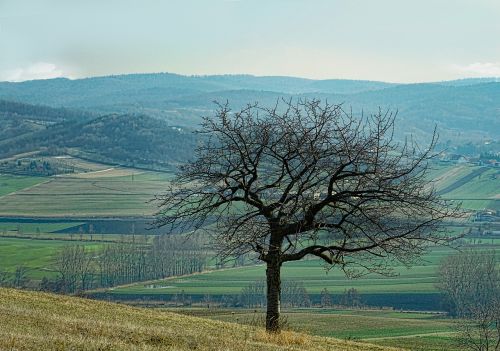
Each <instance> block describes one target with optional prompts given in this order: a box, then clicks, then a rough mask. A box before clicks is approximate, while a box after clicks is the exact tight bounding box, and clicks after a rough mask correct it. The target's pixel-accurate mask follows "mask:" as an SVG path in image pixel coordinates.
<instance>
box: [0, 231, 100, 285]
mask: <svg viewBox="0 0 500 351" xmlns="http://www.w3.org/2000/svg"><path fill="white" fill-rule="evenodd" d="M69 244H72V243H71V242H68V241H63V240H31V239H19V238H3V237H0V271H7V272H13V271H14V270H15V269H16V267H18V266H25V267H26V268H28V272H27V275H26V276H27V278H30V279H35V280H39V279H41V278H43V277H44V276H47V277H53V276H55V275H56V273H55V272H54V271H53V270H52V266H53V264H54V258H55V256H56V254H57V253H58V252H59V251H60V250H61V249H62V248H63V247H64V246H65V245H69ZM79 244H81V245H85V246H87V247H88V248H97V247H99V246H100V245H101V244H99V243H84V242H80V243H79Z"/></svg>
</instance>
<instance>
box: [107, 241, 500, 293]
mask: <svg viewBox="0 0 500 351" xmlns="http://www.w3.org/2000/svg"><path fill="white" fill-rule="evenodd" d="M475 247H477V248H488V249H495V250H500V240H495V239H490V240H485V241H484V242H483V244H481V245H475ZM452 252H453V250H452V249H451V248H443V247H439V248H434V249H432V250H431V251H430V252H429V253H428V254H427V255H425V256H424V258H423V261H422V262H420V263H419V264H416V265H414V266H413V267H411V268H406V267H404V266H396V267H394V271H395V273H397V274H398V275H396V276H393V277H387V276H382V275H376V274H370V275H367V276H364V277H361V278H358V279H348V278H346V277H345V275H344V273H343V272H341V271H340V270H338V269H331V270H325V269H324V268H323V267H322V263H321V262H320V261H319V260H316V259H312V260H305V261H297V262H288V263H285V264H284V265H283V269H282V280H283V281H286V280H293V281H299V282H303V284H304V287H305V288H306V289H307V292H308V293H309V294H311V295H319V294H320V293H321V291H322V290H323V288H327V289H328V292H329V293H331V294H342V293H343V292H344V291H345V289H349V288H356V289H357V290H358V292H359V293H360V294H361V296H362V298H363V295H373V294H376V295H382V296H383V295H385V294H390V295H391V296H394V295H407V294H411V295H414V294H435V293H436V292H437V289H436V283H437V267H438V265H439V263H440V261H441V260H442V259H443V258H444V257H446V256H448V255H449V254H451V253H452ZM263 279H265V266H264V265H257V266H247V267H240V268H233V269H226V270H220V271H211V272H206V273H203V274H196V275H192V276H187V277H180V278H169V279H165V280H163V281H160V282H158V283H157V284H156V285H155V287H151V284H150V283H147V284H144V283H137V284H132V285H127V286H123V287H116V288H113V289H112V290H109V291H108V292H107V293H108V294H110V295H111V296H113V295H121V296H123V297H124V298H126V295H135V296H137V295H142V296H145V297H147V296H151V297H154V295H157V296H158V297H160V296H165V295H173V294H179V293H182V292H184V293H185V294H194V295H201V296H203V295H205V294H213V295H225V294H233V295H234V294H239V293H240V292H241V290H242V289H243V288H244V287H246V286H248V285H249V284H250V283H253V282H255V281H258V280H263ZM409 298H410V300H411V296H409Z"/></svg>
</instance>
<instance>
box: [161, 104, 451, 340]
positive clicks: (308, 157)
mask: <svg viewBox="0 0 500 351" xmlns="http://www.w3.org/2000/svg"><path fill="white" fill-rule="evenodd" d="M394 118H395V114H393V113H390V112H387V113H382V112H381V111H379V112H378V113H377V114H374V115H370V116H366V117H364V116H360V117H359V118H358V117H356V116H354V115H353V114H352V113H348V112H345V111H344V110H343V109H342V107H341V106H340V105H331V104H328V103H321V102H320V101H319V100H299V101H288V102H286V101H285V102H283V103H277V104H276V105H275V106H274V107H271V108H267V107H261V106H259V105H258V104H257V103H255V104H252V105H248V106H247V107H245V108H243V109H241V110H239V111H237V112H232V111H231V110H230V108H229V106H228V104H225V105H218V109H217V111H216V113H215V116H214V117H206V118H204V120H203V124H202V129H201V131H200V133H201V135H202V136H203V137H204V142H203V143H202V144H201V145H200V146H199V147H198V149H197V153H196V157H197V158H196V160H195V161H193V162H191V163H189V164H186V165H185V166H183V167H181V169H180V171H179V173H178V175H177V177H176V179H175V181H174V182H173V183H172V185H171V187H170V188H169V189H167V191H166V192H165V193H164V194H162V195H159V196H158V197H157V199H158V200H159V206H160V209H159V211H158V213H157V220H156V224H157V225H158V226H167V225H168V226H170V227H171V228H172V229H179V228H180V229H183V230H185V231H188V230H196V229H200V228H202V227H204V226H206V225H207V224H212V223H213V224H214V225H211V226H206V228H207V227H208V228H209V229H206V230H209V231H211V233H213V235H214V237H215V239H216V240H215V242H216V243H217V246H218V249H219V253H220V254H221V255H222V256H223V257H228V256H238V255H240V254H244V253H247V252H250V251H254V252H256V253H257V254H258V258H259V259H260V260H262V261H264V262H265V263H266V265H267V270H266V276H267V316H266V328H267V330H268V331H279V330H280V326H279V315H280V284H281V283H280V282H281V280H280V270H281V266H282V264H283V263H284V262H288V261H296V260H300V259H302V258H304V257H305V256H307V255H313V256H316V257H319V258H321V259H322V260H324V261H325V262H327V263H328V264H330V265H337V266H339V267H341V268H342V269H344V271H345V272H346V273H347V274H349V275H356V274H361V273H363V272H374V271H375V272H384V271H387V268H388V264H387V263H388V262H389V261H390V260H394V259H395V260H398V261H401V262H403V263H405V264H409V263H411V262H412V261H413V260H414V259H415V258H417V257H419V255H420V254H421V253H422V252H423V251H424V250H425V248H426V247H427V246H428V244H429V243H432V244H434V243H444V242H447V241H448V240H449V239H450V238H449V237H448V236H447V235H445V234H443V233H442V230H440V229H442V226H440V225H439V224H440V222H441V221H442V220H443V219H445V218H447V217H450V216H452V215H455V214H456V213H457V209H456V208H454V209H450V208H449V207H448V206H447V204H446V203H445V202H444V201H442V200H441V199H440V198H439V197H438V196H437V195H436V193H435V192H434V190H433V189H432V187H431V186H429V184H428V180H427V178H426V176H427V172H426V171H427V162H428V161H429V160H430V159H432V158H433V157H434V156H435V155H434V154H433V152H432V149H433V147H434V145H435V142H436V138H435V137H434V138H433V140H432V142H431V143H430V145H429V147H428V148H425V149H421V148H420V147H419V146H418V145H416V144H415V143H414V142H412V141H408V142H403V143H397V142H396V141H395V140H394V139H393V131H394Z"/></svg>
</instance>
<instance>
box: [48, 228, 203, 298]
mask: <svg viewBox="0 0 500 351" xmlns="http://www.w3.org/2000/svg"><path fill="white" fill-rule="evenodd" d="M207 258H208V253H207V251H206V249H205V247H204V245H203V244H202V242H201V241H200V240H199V239H196V238H189V239H187V238H186V237H181V236H159V237H156V238H155V239H154V240H153V243H152V245H140V244H130V243H117V244H110V245H106V246H104V247H102V248H100V249H92V248H88V247H86V246H83V245H68V246H65V247H64V248H63V249H62V250H61V251H60V252H59V254H58V255H57V257H56V262H55V265H54V268H55V270H56V271H57V273H58V278H57V279H55V280H49V279H47V278H44V279H43V281H42V283H41V288H42V290H48V291H58V292H65V293H74V292H78V291H83V290H87V289H91V288H96V287H111V286H116V285H120V284H127V283H132V282H137V281H145V280H152V279H161V278H166V277H169V276H174V275H183V274H191V273H194V272H200V271H202V270H203V269H205V266H206V263H207Z"/></svg>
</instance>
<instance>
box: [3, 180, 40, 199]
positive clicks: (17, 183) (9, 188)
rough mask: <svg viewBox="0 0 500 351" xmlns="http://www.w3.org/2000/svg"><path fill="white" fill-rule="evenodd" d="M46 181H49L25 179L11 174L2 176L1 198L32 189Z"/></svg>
mask: <svg viewBox="0 0 500 351" xmlns="http://www.w3.org/2000/svg"><path fill="white" fill-rule="evenodd" d="M45 181H47V179H46V178H42V177H24V176H15V175H10V174H0V198H1V197H3V196H5V195H7V194H10V193H13V192H16V191H19V190H22V189H26V188H29V187H32V186H34V185H36V184H40V183H43V182H45Z"/></svg>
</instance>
